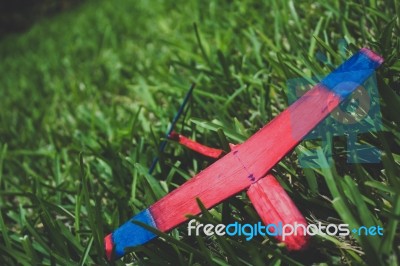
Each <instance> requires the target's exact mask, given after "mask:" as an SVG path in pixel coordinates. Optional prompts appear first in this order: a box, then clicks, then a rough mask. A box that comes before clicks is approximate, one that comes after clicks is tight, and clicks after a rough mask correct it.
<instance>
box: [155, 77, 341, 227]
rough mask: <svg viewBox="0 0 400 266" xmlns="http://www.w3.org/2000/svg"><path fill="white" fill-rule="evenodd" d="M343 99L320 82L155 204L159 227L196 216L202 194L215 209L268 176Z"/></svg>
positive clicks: (169, 225)
mask: <svg viewBox="0 0 400 266" xmlns="http://www.w3.org/2000/svg"><path fill="white" fill-rule="evenodd" d="M339 103H340V98H339V97H338V96H337V95H336V94H335V93H333V92H331V91H329V90H328V89H326V88H324V87H323V86H321V85H316V86H315V87H314V88H313V89H312V90H310V91H309V92H307V93H306V94H305V95H304V96H303V97H301V98H300V99H299V100H297V101H296V102H295V103H293V104H292V105H291V106H290V107H288V108H287V109H286V110H285V111H283V112H282V113H281V114H280V115H278V116H277V117H276V118H275V119H273V120H272V121H271V122H270V123H268V124H267V125H266V126H264V127H263V128H262V129H261V130H259V131H258V132H257V133H256V134H254V135H253V136H252V137H250V138H249V139H248V140H247V141H246V142H244V143H243V144H241V145H240V146H239V147H237V148H234V150H232V151H231V152H230V153H228V154H227V155H225V156H224V157H223V158H221V159H220V160H218V161H217V162H215V163H214V164H212V165H211V166H209V167H208V168H207V169H205V170H203V171H201V172H200V173H199V174H197V175H196V176H195V177H193V178H192V179H191V180H189V181H187V182H186V183H185V184H183V185H182V186H180V187H179V188H177V189H175V190H174V191H172V192H171V193H169V194H168V195H166V196H165V197H164V198H162V199H161V200H159V201H158V202H156V203H154V204H153V205H152V206H150V208H149V209H150V212H151V213H152V215H153V217H154V220H155V223H156V225H157V228H158V229H159V230H161V231H168V230H170V229H172V228H174V227H176V226H177V225H179V224H180V223H182V222H184V221H186V220H187V218H186V217H185V215H187V214H192V215H196V214H199V213H200V209H199V207H198V205H197V203H196V198H199V199H200V200H201V201H202V202H203V204H204V205H205V206H206V207H207V208H211V207H213V206H215V205H216V204H218V203H220V202H221V201H223V200H225V199H226V198H228V197H230V196H233V195H235V194H237V193H239V192H240V191H242V190H244V189H246V188H248V187H249V186H250V185H251V184H253V183H255V182H256V181H257V180H259V179H260V178H262V177H263V176H265V174H266V173H267V172H268V171H269V170H271V168H272V167H273V166H274V165H275V164H276V163H278V162H279V161H280V160H281V159H282V158H283V157H284V156H285V155H286V154H287V153H288V152H289V151H290V150H292V149H293V148H294V147H295V145H297V143H299V142H300V141H301V139H302V138H303V137H304V136H305V135H306V134H307V133H308V132H310V131H311V130H312V129H313V128H314V127H315V126H316V125H317V124H318V123H319V122H320V121H321V120H322V119H324V118H325V117H326V116H327V115H328V114H329V112H331V111H332V110H333V109H334V108H335V107H337V106H338V104H339Z"/></svg>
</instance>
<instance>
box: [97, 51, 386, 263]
mask: <svg viewBox="0 0 400 266" xmlns="http://www.w3.org/2000/svg"><path fill="white" fill-rule="evenodd" d="M382 63H383V58H382V57H380V56H379V55H377V54H375V53H374V52H372V51H371V50H368V49H366V48H363V49H361V50H360V51H359V52H357V53H356V54H354V55H353V56H352V57H350V58H349V59H348V60H347V61H345V62H344V63H343V64H342V65H340V66H339V67H338V68H337V69H336V70H334V71H333V72H332V73H330V74H329V75H328V76H326V77H325V78H324V79H323V80H322V81H321V82H320V83H319V84H317V85H315V86H314V87H313V88H312V89H311V90H310V91H308V92H307V93H306V94H305V95H303V96H302V97H301V98H300V99H298V100H297V101H296V102H294V103H293V104H292V105H290V106H289V107H288V108H287V109H286V110H284V111H283V112H282V113H281V114H279V115H278V116H277V117H275V118H274V119H273V120H272V121H271V122H269V123H268V124H267V125H266V126H264V127H263V128H262V129H260V130H259V131H258V132H257V133H255V134H254V135H253V136H251V137H250V138H249V139H248V140H247V141H245V142H244V143H243V144H241V145H239V146H237V147H234V148H233V149H232V151H231V152H229V153H228V154H226V155H225V156H223V157H222V158H221V159H219V160H218V161H216V162H215V163H213V164H212V165H210V166H209V167H207V168H206V169H205V170H203V171H201V172H200V173H198V174H197V175H196V176H194V177H193V178H192V179H191V180H189V181H187V182H186V183H184V184H183V185H182V186H180V187H179V188H177V189H175V190H174V191H172V192H171V193H169V194H168V195H166V196H164V197H163V198H162V199H160V200H159V201H157V202H156V203H154V204H153V205H151V206H150V207H149V208H148V209H146V210H144V211H142V212H140V213H138V214H137V215H135V216H134V217H132V218H131V219H130V220H129V221H128V222H126V223H125V224H123V225H122V226H121V227H119V228H118V229H116V230H115V231H114V232H113V233H111V234H109V235H107V236H106V237H105V239H104V242H105V249H106V255H107V258H108V259H109V260H114V259H117V258H120V257H122V256H124V255H125V249H126V248H131V247H135V246H139V245H143V244H145V243H146V242H148V241H150V240H151V239H153V238H155V237H157V235H155V234H154V233H152V232H150V231H148V230H146V229H145V228H143V227H141V226H139V225H137V224H135V223H133V222H132V221H137V222H141V223H144V224H147V225H149V226H151V227H154V228H156V229H158V230H160V231H162V232H167V231H169V230H171V229H173V228H174V227H176V226H178V225H179V224H181V223H183V222H185V221H186V220H187V218H186V215H188V214H192V215H197V214H199V213H200V212H201V211H200V208H199V206H198V204H197V202H196V198H199V199H200V200H201V201H202V203H203V204H204V205H205V207H206V208H212V207H213V206H215V205H217V204H218V203H220V202H222V201H224V200H225V199H227V198H228V197H231V196H233V195H236V194H237V193H239V192H241V191H243V190H245V189H248V190H247V193H248V196H249V198H250V200H251V201H252V203H253V204H254V206H255V209H256V210H257V212H258V213H259V215H260V216H261V219H262V220H263V222H264V223H269V222H270V220H271V219H272V220H274V219H276V217H281V218H282V219H283V220H284V221H283V222H284V223H293V222H294V221H298V222H300V223H305V220H304V218H303V216H302V215H301V214H300V212H298V210H297V208H296V207H295V206H294V204H293V203H292V202H291V200H290V198H289V197H287V195H286V193H285V192H284V190H283V189H282V188H281V187H280V185H279V183H278V182H277V181H276V179H274V178H273V177H272V176H271V175H270V174H268V172H269V171H270V170H271V169H272V167H273V166H274V165H276V164H277V163H278V162H279V161H280V160H281V159H282V158H283V157H284V156H285V155H286V154H287V153H289V152H290V151H291V150H292V149H293V148H294V147H295V146H296V145H297V144H298V143H299V142H300V141H301V140H302V139H303V138H304V137H305V136H306V135H307V134H308V133H309V132H310V131H311V130H312V129H313V128H314V127H315V126H316V125H317V124H318V123H320V122H321V121H322V120H323V119H324V118H325V117H327V116H328V114H329V113H330V112H331V111H332V110H333V109H335V108H336V107H337V106H338V105H339V104H340V102H342V101H343V100H344V99H345V98H346V97H348V96H349V95H350V94H351V93H352V92H353V91H354V90H355V89H356V88H357V87H358V86H360V85H362V84H363V83H364V82H365V81H366V80H367V79H368V77H370V76H371V75H372V74H373V72H374V71H375V70H376V69H377V68H378V67H379V66H380V65H381V64H382ZM285 195H286V196H285ZM280 196H282V197H283V198H282V199H280V198H279V197H280ZM296 211H297V212H298V213H297V212H296ZM271 217H274V218H271ZM292 241H295V242H296V241H299V242H298V243H297V244H296V243H295V242H294V243H289V245H291V244H293V245H292V246H291V248H292V249H297V250H298V249H301V248H302V247H303V246H304V245H305V244H306V238H304V237H303V238H301V237H300V238H298V239H292ZM287 244H288V243H287ZM289 245H288V247H289ZM289 248H290V247H289Z"/></svg>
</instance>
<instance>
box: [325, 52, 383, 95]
mask: <svg viewBox="0 0 400 266" xmlns="http://www.w3.org/2000/svg"><path fill="white" fill-rule="evenodd" d="M370 53H372V52H371V51H369V50H367V49H365V48H364V49H361V50H360V51H359V52H357V53H356V54H354V55H353V56H352V57H350V58H349V59H348V60H347V61H346V62H344V63H343V64H341V65H340V66H339V67H338V68H337V69H335V70H334V71H332V72H331V73H330V74H329V75H328V76H327V77H326V78H324V79H323V80H322V81H321V82H320V83H321V84H322V85H324V86H325V87H326V88H328V89H329V90H331V91H332V92H334V93H335V94H337V95H338V96H340V97H341V98H346V97H347V96H348V95H349V94H351V93H352V92H353V91H354V90H355V89H356V88H357V87H358V86H361V85H362V84H363V83H364V82H365V81H366V80H367V79H368V78H369V77H370V76H371V75H372V73H373V72H374V71H375V69H376V68H377V67H378V66H379V65H380V64H381V63H382V62H381V60H380V59H381V58H380V57H378V56H376V57H371V56H370V55H369V54H370ZM382 60H383V59H382Z"/></svg>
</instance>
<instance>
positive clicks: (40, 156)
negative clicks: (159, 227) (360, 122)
mask: <svg viewBox="0 0 400 266" xmlns="http://www.w3.org/2000/svg"><path fill="white" fill-rule="evenodd" d="M399 16H400V4H399V3H398V2H397V1H350V2H349V1H340V0H332V1H301V2H298V1H276V0H273V1H268V2H265V3H261V2H260V1H246V2H238V1H237V2H226V1H210V2H208V3H207V2H201V1H198V2H197V1H191V2H189V1H181V2H180V1H178V2H176V1H174V2H170V3H168V2H166V1H151V2H146V1H122V0H117V1H113V2H111V1H100V2H94V1H88V2H87V3H85V4H83V5H82V6H80V7H79V8H77V9H76V10H72V11H69V12H65V13H63V14H61V15H58V16H56V17H52V18H49V19H44V20H42V21H40V22H39V23H37V24H36V25H34V26H33V27H32V28H31V29H30V30H29V31H28V32H25V33H23V34H18V35H13V36H7V37H6V38H3V39H2V40H1V41H0V58H1V61H0V71H1V73H2V77H1V79H0V90H1V98H0V99H1V100H0V108H1V109H0V110H1V111H0V208H1V209H0V210H1V211H0V229H1V234H0V261H1V262H2V265H14V264H21V265H35V264H44V265H49V264H52V265H76V264H79V265H85V264H99V265H101V264H106V261H105V259H104V251H103V237H104V235H105V234H108V233H109V232H111V231H112V230H113V229H115V228H116V227H118V226H119V225H120V224H121V223H123V222H124V221H126V220H127V219H128V218H129V217H131V216H132V215H133V214H134V213H137V212H138V211H140V210H142V209H144V208H146V207H147V206H149V205H150V204H151V203H153V202H155V201H156V200H157V199H159V198H160V197H162V196H163V195H165V194H166V193H168V192H169V191H171V190H173V189H174V188H176V187H178V186H179V185H181V184H182V183H183V182H184V181H186V180H187V179H189V178H190V177H191V176H193V175H194V174H195V173H197V172H199V171H200V170H201V169H204V168H205V167H206V166H207V165H208V164H209V163H210V161H208V160H206V159H205V158H202V157H200V156H198V155H195V154H193V153H191V152H190V151H188V150H185V149H183V148H181V147H178V146H177V145H174V144H169V145H168V147H167V149H166V151H165V153H164V154H161V155H160V159H161V160H160V164H159V166H158V168H157V169H156V171H155V172H154V174H153V175H148V174H146V172H147V169H148V167H149V166H150V164H151V161H152V158H153V157H154V156H155V155H156V154H157V147H158V143H159V142H160V140H161V139H160V138H161V137H162V136H163V132H164V131H165V130H166V129H167V127H168V123H169V122H170V121H171V119H172V117H173V116H174V113H175V112H176V110H177V109H178V106H179V103H180V101H181V99H182V98H183V96H184V94H185V92H186V91H187V90H188V88H189V86H190V84H191V83H192V82H196V84H197V87H196V89H195V91H194V96H193V99H192V100H191V102H190V105H189V108H188V110H187V114H186V116H185V119H181V121H180V123H179V125H178V128H179V131H180V132H182V133H184V134H186V135H187V136H191V137H193V138H196V139H197V140H199V141H201V142H203V143H205V144H208V145H210V146H215V147H224V146H226V145H225V142H224V138H223V137H222V138H221V136H223V135H225V136H226V137H227V139H228V141H230V142H233V143H239V142H242V141H243V140H245V139H246V138H247V137H249V136H250V135H251V134H253V133H254V132H256V131H257V130H258V129H259V128H260V127H261V126H263V125H264V124H265V123H267V122H268V121H270V120H271V119H272V118H273V117H275V116H276V115H277V114H278V113H279V112H281V111H282V110H284V109H285V108H286V107H287V92H286V89H285V88H286V82H287V80H288V79H290V78H298V77H304V78H308V79H309V78H311V77H313V76H323V75H325V74H327V73H329V71H331V70H332V68H333V67H334V66H337V65H339V64H340V63H341V62H343V60H344V59H345V58H347V57H348V56H349V55H350V54H352V53H353V52H355V51H357V50H358V49H359V48H360V47H363V46H369V47H371V48H372V49H373V50H375V51H376V52H378V53H380V54H381V55H383V57H384V58H385V59H386V61H385V64H384V66H383V67H382V68H381V69H380V70H379V71H378V73H377V83H378V87H379V94H380V101H381V102H380V106H381V111H382V131H380V132H375V133H374V132H371V133H367V134H364V135H363V136H362V137H361V140H360V142H363V143H364V144H365V143H368V144H371V145H373V146H375V147H377V148H379V149H380V150H381V151H383V153H382V158H381V163H378V164H347V163H346V162H345V161H346V153H345V145H346V139H345V137H335V138H334V139H333V147H334V149H333V153H334V158H335V159H336V160H335V163H334V165H333V166H331V167H323V168H318V167H317V168H313V169H303V168H301V167H300V165H299V162H298V153H299V152H300V150H302V149H303V150H304V151H307V149H308V148H309V147H312V146H314V147H317V148H318V147H319V146H318V142H316V141H306V142H303V143H302V144H301V145H300V146H299V148H297V149H296V150H295V151H294V152H293V153H291V154H289V155H288V156H287V157H286V158H285V159H284V160H283V161H282V162H281V163H279V165H277V166H276V167H275V168H274V171H273V172H274V175H275V176H276V177H277V178H278V179H279V180H280V182H281V183H282V185H283V186H284V187H285V188H286V190H287V191H288V193H289V194H290V196H291V197H292V198H293V199H294V201H295V202H296V204H297V206H298V207H299V208H300V209H301V210H302V212H303V213H304V214H305V215H306V217H307V218H308V220H309V222H313V223H317V222H322V223H328V222H334V223H349V224H351V225H352V226H355V225H382V226H383V228H384V236H383V237H348V238H340V237H336V236H335V237H328V236H315V237H313V239H312V241H311V244H310V247H309V249H308V250H307V251H304V252H299V253H290V252H288V251H286V250H285V249H284V248H283V247H282V246H281V245H278V244H277V243H276V242H275V241H274V240H273V239H268V238H262V237H258V238H255V239H253V240H252V241H249V242H246V241H244V239H242V238H240V237H237V238H227V237H226V238H225V237H211V238H209V237H205V236H200V237H193V236H187V228H186V226H185V225H182V226H180V227H179V228H177V229H174V230H173V231H172V232H171V233H169V234H164V235H162V239H157V240H155V241H153V242H151V243H150V244H148V245H145V246H142V247H139V248H136V249H134V250H133V252H132V253H131V254H130V255H129V256H126V257H125V258H124V261H118V262H116V264H117V265H122V264H124V263H129V262H133V263H134V264H160V263H162V264H172V265H177V264H181V265H209V264H218V265H227V264H232V265H235V264H236V265H242V264H243V265H253V264H254V265H264V264H269V265H301V264H305V265H308V264H312V263H314V264H320V265H335V264H336V265H338V264H371V265H397V261H398V257H399V255H400V254H399V244H400V237H399V232H398V222H399V220H400V198H399V197H400V196H399V195H400V179H399V176H400V169H399V161H400V134H399V126H400V119H399V115H398V111H397V110H398V106H399V105H400V98H399V92H400V91H399V88H400V81H399V70H400V61H399V56H400V54H399V51H400V39H399V36H400V21H399ZM193 23H195V24H193ZM343 40H345V41H346V42H347V43H348V46H344V45H343V43H344V42H343ZM317 58H319V59H317ZM321 58H322V59H321ZM317 154H318V157H317V158H316V160H315V162H316V164H317V165H319V166H323V165H325V164H326V163H327V158H326V156H325V153H324V152H323V150H322V149H321V148H319V151H318V153H317ZM197 219H201V220H202V221H214V222H216V221H223V222H227V221H241V222H249V223H252V222H258V221H259V218H258V217H257V214H256V213H255V210H254V209H253V207H252V205H251V203H250V202H249V200H248V199H247V197H246V195H245V194H239V195H237V196H235V197H233V198H231V199H229V200H228V201H226V202H225V203H223V204H221V205H220V206H217V207H215V208H214V209H212V210H210V211H206V210H203V215H202V216H201V217H197Z"/></svg>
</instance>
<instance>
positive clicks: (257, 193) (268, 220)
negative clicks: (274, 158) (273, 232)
mask: <svg viewBox="0 0 400 266" xmlns="http://www.w3.org/2000/svg"><path fill="white" fill-rule="evenodd" d="M247 195H248V196H249V198H250V200H251V202H252V203H253V206H254V208H255V209H256V211H257V213H258V215H260V217H261V220H262V221H263V223H264V224H265V225H268V224H275V225H278V224H279V223H282V224H283V225H285V224H291V225H293V226H295V225H296V224H297V225H302V226H304V228H306V227H307V222H306V220H305V219H304V217H303V215H302V214H301V213H300V211H299V210H298V209H297V207H296V205H295V204H294V203H293V201H292V200H291V199H290V197H289V195H288V194H287V193H286V191H285V190H284V189H283V188H282V186H281V185H280V184H279V182H278V181H277V180H276V179H275V177H273V176H272V175H270V174H269V175H267V176H266V177H264V178H261V179H260V180H258V181H257V183H255V184H253V185H251V186H250V188H249V189H248V190H247ZM304 228H303V227H301V226H300V227H298V230H297V235H294V234H293V235H291V236H285V239H284V240H283V239H282V236H279V235H278V236H276V238H277V239H278V240H279V241H280V242H283V243H285V244H286V247H287V248H288V249H289V250H301V249H303V248H304V247H306V245H307V243H308V239H309V238H308V236H306V234H305V230H304ZM286 230H287V231H286V232H289V229H286Z"/></svg>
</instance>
